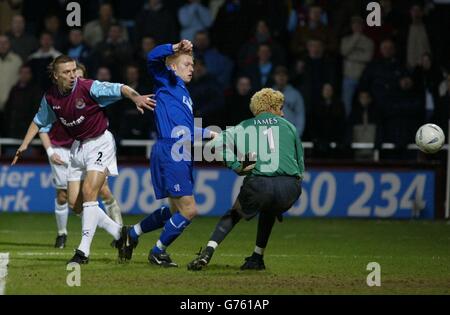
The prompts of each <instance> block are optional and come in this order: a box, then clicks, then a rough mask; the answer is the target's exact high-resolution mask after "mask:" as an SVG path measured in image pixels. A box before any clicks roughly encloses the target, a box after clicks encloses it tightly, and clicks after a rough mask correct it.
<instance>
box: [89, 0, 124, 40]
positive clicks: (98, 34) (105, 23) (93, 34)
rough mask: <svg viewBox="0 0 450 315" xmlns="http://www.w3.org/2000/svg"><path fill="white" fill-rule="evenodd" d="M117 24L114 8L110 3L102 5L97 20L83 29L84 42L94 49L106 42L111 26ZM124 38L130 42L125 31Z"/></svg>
mask: <svg viewBox="0 0 450 315" xmlns="http://www.w3.org/2000/svg"><path fill="white" fill-rule="evenodd" d="M113 24H117V21H116V19H115V18H114V11H113V7H112V5H111V4H110V3H107V2H105V3H102V4H101V5H100V9H99V16H98V19H97V20H93V21H91V22H89V23H87V24H86V26H85V27H84V29H83V35H84V40H85V42H86V44H87V45H88V46H89V47H91V48H94V47H95V46H96V45H97V44H99V43H100V42H102V41H104V40H105V38H106V36H107V34H108V32H109V28H110V26H111V25H113ZM122 32H123V37H124V38H125V39H126V40H128V32H127V30H126V29H125V30H123V31H122Z"/></svg>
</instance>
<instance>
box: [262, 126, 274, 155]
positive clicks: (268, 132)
mask: <svg viewBox="0 0 450 315" xmlns="http://www.w3.org/2000/svg"><path fill="white" fill-rule="evenodd" d="M263 135H265V136H267V140H268V141H269V149H270V152H272V153H274V152H275V140H274V139H273V130H272V128H269V129H266V130H264V131H263Z"/></svg>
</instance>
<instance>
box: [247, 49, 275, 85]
mask: <svg viewBox="0 0 450 315" xmlns="http://www.w3.org/2000/svg"><path fill="white" fill-rule="evenodd" d="M275 66H276V65H275V64H273V63H272V51H271V49H270V46H269V45H268V44H261V45H259V47H258V59H257V62H256V63H255V64H253V65H250V66H248V67H247V68H246V69H245V70H244V71H245V73H246V74H247V75H248V77H249V78H250V80H251V81H252V86H253V88H254V89H255V91H258V90H260V89H262V88H264V87H271V86H272V85H273V71H274V69H275Z"/></svg>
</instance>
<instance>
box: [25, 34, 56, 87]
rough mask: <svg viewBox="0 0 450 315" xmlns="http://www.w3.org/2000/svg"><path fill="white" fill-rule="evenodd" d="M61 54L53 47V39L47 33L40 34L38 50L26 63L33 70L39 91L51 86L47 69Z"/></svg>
mask: <svg viewBox="0 0 450 315" xmlns="http://www.w3.org/2000/svg"><path fill="white" fill-rule="evenodd" d="M60 55H61V53H60V52H59V51H57V50H56V49H55V48H54V47H53V37H52V35H51V34H50V33H48V32H42V34H41V37H40V40H39V49H38V50H37V51H36V52H34V53H32V54H31V55H30V57H29V58H28V63H29V65H30V66H31V69H32V70H33V77H34V78H35V80H36V82H37V83H38V84H39V86H40V87H41V89H43V90H46V89H48V88H49V87H50V85H51V80H50V78H49V76H48V72H47V67H48V65H49V64H50V62H52V61H53V59H55V58H56V57H58V56H60Z"/></svg>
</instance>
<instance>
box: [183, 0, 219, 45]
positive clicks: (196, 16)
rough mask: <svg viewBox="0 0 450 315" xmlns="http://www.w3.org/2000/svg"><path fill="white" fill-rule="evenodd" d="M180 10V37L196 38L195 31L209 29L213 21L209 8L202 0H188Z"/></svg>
mask: <svg viewBox="0 0 450 315" xmlns="http://www.w3.org/2000/svg"><path fill="white" fill-rule="evenodd" d="M187 2H188V3H186V4H185V5H184V6H182V7H181V8H180V10H178V22H179V23H180V25H181V30H180V39H187V40H190V41H192V40H194V36H195V33H197V32H198V31H204V30H207V29H208V28H209V27H210V26H211V25H212V23H213V19H212V17H211V13H210V12H209V10H208V8H207V7H205V6H203V5H202V4H201V3H200V0H187Z"/></svg>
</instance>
